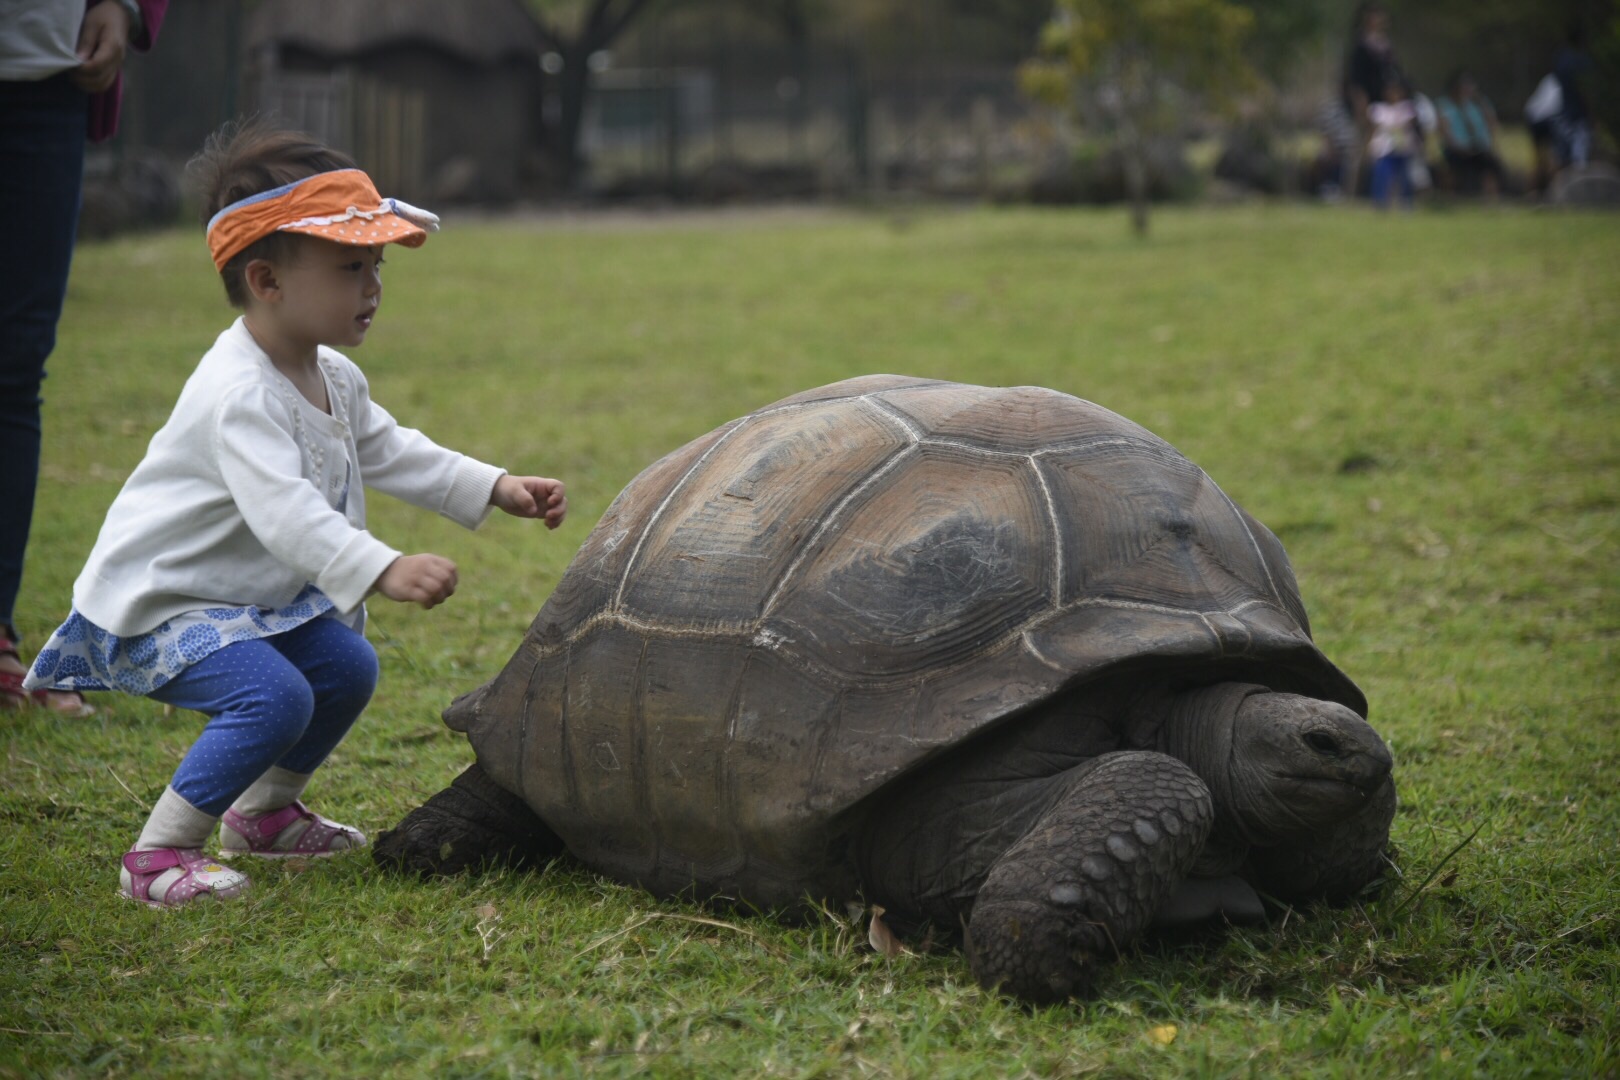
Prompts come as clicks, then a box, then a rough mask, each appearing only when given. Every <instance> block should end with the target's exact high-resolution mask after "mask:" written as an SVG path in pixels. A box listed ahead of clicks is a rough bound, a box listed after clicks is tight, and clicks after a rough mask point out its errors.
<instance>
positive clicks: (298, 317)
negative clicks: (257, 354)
mask: <svg viewBox="0 0 1620 1080" xmlns="http://www.w3.org/2000/svg"><path fill="white" fill-rule="evenodd" d="M382 264H383V257H382V248H381V247H380V246H379V247H353V246H350V245H347V244H336V243H333V242H332V241H330V240H322V239H320V238H318V237H313V236H306V237H299V242H298V246H297V248H296V249H295V254H294V256H293V258H291V259H288V260H285V261H282V262H278V263H277V264H276V266H275V273H276V281H277V284H278V285H279V290H278V294H277V296H276V298H275V300H274V302H273V303H271V304H269V305H268V307H269V309H270V310H269V311H268V312H267V314H268V315H269V316H270V317H271V318H273V319H274V320H275V322H276V323H277V325H278V327H279V328H280V329H281V331H282V332H283V333H284V334H286V335H287V336H289V337H290V338H292V339H294V340H296V341H298V342H299V343H301V344H306V345H308V346H309V347H311V348H313V347H314V346H316V345H332V346H339V345H346V346H354V345H359V344H361V343H362V342H364V341H365V340H366V331H367V330H369V329H370V328H371V320H372V318H373V317H374V316H375V315H376V313H377V306H378V304H380V303H381V301H382Z"/></svg>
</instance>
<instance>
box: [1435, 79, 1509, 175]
mask: <svg viewBox="0 0 1620 1080" xmlns="http://www.w3.org/2000/svg"><path fill="white" fill-rule="evenodd" d="M1436 106H1437V108H1436V111H1437V112H1438V114H1439V119H1440V148H1441V151H1442V152H1443V153H1444V154H1445V158H1446V166H1447V168H1448V169H1449V170H1450V171H1451V178H1452V185H1453V187H1454V188H1455V189H1456V190H1458V191H1478V192H1480V193H1481V194H1483V195H1484V196H1485V197H1486V198H1489V199H1495V198H1496V197H1497V196H1498V195H1499V194H1500V193H1501V191H1502V159H1501V157H1500V156H1498V154H1497V151H1496V130H1497V126H1496V110H1495V109H1494V108H1492V107H1491V103H1490V101H1489V99H1487V98H1486V97H1485V95H1484V94H1481V93H1480V92H1479V85H1478V84H1477V83H1476V82H1475V81H1474V77H1473V75H1471V74H1469V73H1468V72H1467V71H1462V70H1459V71H1457V72H1454V73H1453V74H1452V76H1451V78H1450V79H1448V80H1447V81H1446V93H1445V96H1443V97H1441V99H1440V100H1439V102H1437V103H1436Z"/></svg>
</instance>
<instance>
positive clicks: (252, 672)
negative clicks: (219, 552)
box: [148, 616, 377, 817]
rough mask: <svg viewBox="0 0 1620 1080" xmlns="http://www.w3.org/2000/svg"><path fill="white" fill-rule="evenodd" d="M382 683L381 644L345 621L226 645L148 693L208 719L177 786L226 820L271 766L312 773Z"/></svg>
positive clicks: (309, 624)
mask: <svg viewBox="0 0 1620 1080" xmlns="http://www.w3.org/2000/svg"><path fill="white" fill-rule="evenodd" d="M376 686H377V653H376V651H375V650H374V649H372V647H371V643H370V642H369V641H367V640H366V639H365V637H364V635H362V634H359V633H356V632H355V631H353V630H351V629H349V627H347V626H345V625H344V624H343V623H340V622H338V621H337V620H336V619H332V618H327V617H324V616H323V617H321V618H317V619H311V620H310V621H309V622H307V623H304V624H303V625H302V626H299V627H297V628H295V629H292V630H288V631H286V632H285V633H281V634H276V635H274V636H273V637H267V638H258V639H256V640H254V641H238V642H236V643H235V644H233V645H226V646H225V647H224V648H221V649H218V650H216V651H215V652H212V653H210V654H209V655H207V656H205V657H203V659H201V660H199V661H197V662H196V663H195V664H192V665H191V666H190V667H188V668H186V669H185V670H184V671H182V672H181V673H180V674H179V675H176V676H175V677H174V678H173V679H171V680H170V681H168V682H167V683H165V684H163V685H162V686H160V687H158V688H157V689H156V690H154V691H152V693H151V694H150V695H148V696H150V697H152V698H153V699H155V700H157V701H161V702H163V703H164V704H166V705H173V706H175V707H177V708H181V709H195V710H196V711H198V712H200V713H205V714H206V715H207V716H208V718H209V719H208V726H207V727H205V728H203V732H202V734H201V735H199V736H198V737H197V741H196V742H194V743H192V744H191V749H190V750H188V751H186V756H185V759H184V760H182V761H181V762H180V767H179V768H178V769H176V770H175V772H174V779H173V780H171V781H170V782H169V786H170V787H172V788H174V790H175V793H176V794H178V795H179V796H180V797H181V798H183V799H185V800H186V802H188V803H190V804H191V805H192V806H195V807H196V808H197V809H198V810H201V811H202V812H203V813H205V814H211V815H213V816H214V817H218V816H220V815H221V814H223V813H224V812H225V811H226V810H227V809H229V808H230V805H231V804H232V803H233V802H235V801H236V799H237V796H239V795H241V794H242V792H244V791H246V790H247V789H248V786H249V785H250V784H252V783H253V781H255V780H257V779H258V778H259V777H261V776H263V775H264V773H265V770H267V769H269V768H270V766H272V765H279V766H281V767H282V768H283V769H287V770H289V771H291V772H295V773H305V774H307V773H312V772H314V771H315V770H316V769H317V768H318V767H319V766H320V764H321V762H323V761H325V760H326V756H327V755H328V754H330V753H331V752H332V750H333V749H334V748H335V747H336V746H337V744H338V743H340V742H342V741H343V736H344V735H347V734H348V732H349V728H350V727H352V726H353V725H354V722H355V720H357V719H358V718H359V716H360V713H361V712H362V711H363V710H364V709H365V707H366V704H367V703H368V702H369V701H370V700H371V692H372V691H373V690H374V689H376Z"/></svg>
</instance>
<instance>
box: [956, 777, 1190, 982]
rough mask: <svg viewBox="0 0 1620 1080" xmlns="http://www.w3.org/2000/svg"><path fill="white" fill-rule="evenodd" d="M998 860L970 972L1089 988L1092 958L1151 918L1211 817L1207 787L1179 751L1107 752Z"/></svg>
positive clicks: (982, 894)
mask: <svg viewBox="0 0 1620 1080" xmlns="http://www.w3.org/2000/svg"><path fill="white" fill-rule="evenodd" d="M1074 772H1075V773H1076V777H1075V779H1074V781H1073V782H1072V783H1071V784H1070V786H1069V787H1068V790H1067V791H1065V792H1064V793H1063V794H1061V795H1059V796H1058V797H1057V798H1056V799H1055V800H1054V801H1053V802H1052V803H1051V805H1050V807H1049V809H1048V810H1047V811H1046V813H1045V814H1044V815H1043V816H1042V817H1041V818H1040V820H1039V821H1037V822H1036V824H1035V826H1034V827H1033V828H1032V829H1031V830H1030V831H1029V832H1028V833H1026V834H1025V835H1024V837H1023V838H1022V839H1021V840H1019V841H1018V842H1017V843H1016V844H1014V845H1013V846H1012V847H1011V848H1010V849H1009V850H1008V851H1007V852H1006V854H1004V855H1003V856H1002V857H1001V858H1000V859H998V860H997V861H996V863H995V864H994V865H993V866H992V867H991V868H990V874H989V876H988V877H987V878H986V879H985V882H984V886H983V888H981V889H980V890H979V894H978V896H977V898H976V899H975V901H974V904H973V915H972V918H971V920H970V921H969V923H968V944H969V955H970V958H971V961H972V964H973V974H974V976H975V977H976V978H977V979H978V980H979V982H980V984H981V985H983V986H986V987H1000V989H1001V990H1002V992H1003V993H1006V994H1009V995H1011V996H1013V997H1017V998H1021V999H1023V1000H1025V1001H1031V1002H1036V1003H1044V1002H1051V1001H1061V1000H1063V999H1065V998H1068V997H1071V996H1073V995H1076V994H1086V993H1089V992H1090V990H1091V984H1092V978H1093V975H1094V971H1095V966H1096V964H1097V963H1098V962H1099V961H1104V960H1108V959H1112V958H1113V957H1114V956H1115V955H1116V954H1117V953H1118V951H1119V950H1120V949H1122V948H1123V947H1124V946H1125V944H1126V943H1127V942H1129V941H1131V940H1132V939H1134V938H1135V937H1136V936H1137V935H1138V934H1140V933H1141V932H1142V930H1143V929H1144V928H1145V927H1146V926H1147V925H1148V923H1149V921H1150V920H1151V919H1152V917H1153V914H1154V912H1155V911H1156V910H1158V908H1159V906H1160V905H1161V904H1162V903H1163V902H1164V900H1165V898H1166V897H1168V896H1169V895H1170V894H1171V893H1172V892H1173V890H1174V889H1175V887H1176V886H1177V884H1178V883H1179V882H1180V881H1181V879H1182V877H1183V876H1184V875H1185V874H1186V873H1187V870H1188V868H1190V867H1191V866H1192V864H1193V861H1194V860H1195V859H1196V858H1197V857H1198V851H1199V848H1201V847H1202V846H1203V843H1204V838H1205V837H1206V836H1208V835H1209V830H1210V827H1211V825H1212V824H1213V823H1214V810H1213V808H1212V805H1211V802H1210V796H1209V789H1208V788H1206V787H1205V786H1204V782H1203V781H1202V780H1200V779H1199V778H1198V777H1197V776H1196V775H1195V774H1194V773H1193V771H1192V770H1191V769H1189V768H1187V766H1185V765H1183V764H1182V763H1181V762H1180V761H1177V760H1176V759H1175V758H1172V757H1169V756H1167V755H1165V754H1159V753H1153V752H1150V751H1130V752H1124V753H1115V754H1106V755H1104V756H1102V757H1100V758H1098V759H1096V761H1095V762H1093V763H1090V764H1088V765H1085V766H1081V767H1078V768H1076V769H1075V770H1074Z"/></svg>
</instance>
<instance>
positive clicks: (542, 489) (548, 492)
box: [489, 474, 568, 529]
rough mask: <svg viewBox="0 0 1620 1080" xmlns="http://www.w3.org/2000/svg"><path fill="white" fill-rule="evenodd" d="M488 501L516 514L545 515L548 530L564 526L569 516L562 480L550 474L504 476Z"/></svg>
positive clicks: (535, 516) (497, 482)
mask: <svg viewBox="0 0 1620 1080" xmlns="http://www.w3.org/2000/svg"><path fill="white" fill-rule="evenodd" d="M489 501H490V502H491V503H492V504H493V505H495V506H497V507H499V508H500V509H502V510H504V511H506V512H507V513H508V514H511V515H512V516H513V517H521V518H537V517H543V518H545V519H546V528H548V529H555V528H556V527H557V526H559V525H561V524H562V523H563V518H564V517H566V516H567V515H568V496H567V494H566V493H565V492H564V489H563V482H562V481H561V480H553V479H551V478H550V477H548V476H512V475H510V474H508V475H506V476H503V477H501V478H500V479H499V480H497V481H495V490H494V491H492V492H490V495H489Z"/></svg>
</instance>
